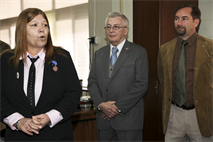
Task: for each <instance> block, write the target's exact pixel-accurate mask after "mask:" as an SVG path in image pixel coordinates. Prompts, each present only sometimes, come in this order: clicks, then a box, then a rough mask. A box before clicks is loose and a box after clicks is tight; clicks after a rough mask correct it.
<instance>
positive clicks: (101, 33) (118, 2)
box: [89, 0, 133, 51]
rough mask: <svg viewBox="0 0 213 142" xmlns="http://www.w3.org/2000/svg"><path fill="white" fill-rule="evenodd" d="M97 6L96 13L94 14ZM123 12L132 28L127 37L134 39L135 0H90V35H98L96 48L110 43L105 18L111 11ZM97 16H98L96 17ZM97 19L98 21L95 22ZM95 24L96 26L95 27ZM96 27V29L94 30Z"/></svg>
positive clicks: (130, 39)
mask: <svg viewBox="0 0 213 142" xmlns="http://www.w3.org/2000/svg"><path fill="white" fill-rule="evenodd" d="M94 7H96V14H94V11H95V8H94ZM112 11H113V12H115V11H116V12H121V13H123V14H125V15H126V16H127V18H128V19H129V21H130V24H129V25H130V26H129V27H130V28H129V33H128V36H127V39H128V40H129V41H131V42H132V41H133V27H132V26H133V22H132V21H133V1H132V0H89V37H93V36H96V37H97V38H98V44H97V45H94V50H95V51H96V50H97V49H100V48H101V47H103V46H105V45H107V44H109V42H108V40H107V38H106V33H105V30H104V27H105V18H106V16H107V14H108V13H109V12H112ZM95 17H96V18H95ZM95 19H96V22H95ZM94 25H96V26H95V28H94ZM94 29H95V31H94Z"/></svg>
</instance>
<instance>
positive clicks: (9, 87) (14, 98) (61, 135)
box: [0, 48, 82, 141]
mask: <svg viewBox="0 0 213 142" xmlns="http://www.w3.org/2000/svg"><path fill="white" fill-rule="evenodd" d="M55 50H58V51H60V52H61V53H63V54H64V55H66V57H65V56H63V55H60V54H57V53H56V54H55V61H57V67H58V71H57V72H55V71H53V69H52V68H53V64H52V63H45V65H44V77H43V82H41V83H43V85H42V92H41V95H40V98H39V100H38V103H37V106H36V107H35V109H32V108H31V106H30V103H29V101H28V99H27V97H26V95H25V92H24V90H23V77H24V64H23V62H22V61H20V62H19V69H18V70H17V69H15V68H14V67H13V66H10V65H9V64H8V60H9V58H10V57H11V56H13V55H14V53H9V52H7V53H5V54H3V55H1V57H0V61H1V62H0V67H1V68H0V70H1V72H0V80H1V84H0V85H1V91H0V92H1V93H0V97H1V106H0V108H1V110H0V111H1V115H0V118H1V121H3V119H4V118H6V117H7V116H9V115H11V114H13V113H15V112H19V113H20V114H22V115H23V116H24V117H25V118H31V117H32V116H33V115H39V114H43V113H46V112H48V111H50V110H52V109H55V110H58V111H59V112H60V113H61V114H62V116H63V120H62V121H60V122H59V123H58V124H56V125H55V126H54V127H53V128H50V127H49V126H46V127H44V128H43V129H41V130H40V132H39V134H38V135H36V134H34V135H33V136H29V135H27V134H25V133H23V132H21V131H16V130H15V131H14V130H11V128H9V127H8V126H7V128H6V134H5V141H72V140H73V131H72V123H71V120H70V117H71V115H72V114H73V113H74V112H75V111H76V108H77V105H78V103H79V100H80V95H81V93H82V89H81V85H80V82H79V79H78V75H77V73H76V70H75V67H74V64H73V61H72V59H71V56H70V54H69V52H67V51H66V50H64V49H62V48H55Z"/></svg>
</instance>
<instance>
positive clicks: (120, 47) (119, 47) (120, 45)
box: [110, 39, 126, 52]
mask: <svg viewBox="0 0 213 142" xmlns="http://www.w3.org/2000/svg"><path fill="white" fill-rule="evenodd" d="M125 42H126V39H124V40H123V41H122V42H121V43H120V44H118V46H113V45H112V44H110V49H111V50H112V48H113V47H117V48H118V52H120V51H121V50H122V48H123V46H124V43H125Z"/></svg>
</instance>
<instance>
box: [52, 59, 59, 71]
mask: <svg viewBox="0 0 213 142" xmlns="http://www.w3.org/2000/svg"><path fill="white" fill-rule="evenodd" d="M51 62H52V63H53V65H54V66H53V71H54V72H57V71H58V67H57V62H56V61H53V60H51Z"/></svg>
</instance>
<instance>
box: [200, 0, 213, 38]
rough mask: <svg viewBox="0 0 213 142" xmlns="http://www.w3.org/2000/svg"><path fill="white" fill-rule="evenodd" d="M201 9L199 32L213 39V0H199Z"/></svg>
mask: <svg viewBox="0 0 213 142" xmlns="http://www.w3.org/2000/svg"><path fill="white" fill-rule="evenodd" d="M198 7H199V8H200V11H201V21H202V22H201V25H200V30H199V34H200V35H202V36H204V37H207V38H211V39H213V0H199V3H198Z"/></svg>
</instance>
